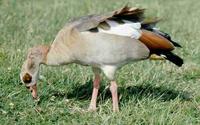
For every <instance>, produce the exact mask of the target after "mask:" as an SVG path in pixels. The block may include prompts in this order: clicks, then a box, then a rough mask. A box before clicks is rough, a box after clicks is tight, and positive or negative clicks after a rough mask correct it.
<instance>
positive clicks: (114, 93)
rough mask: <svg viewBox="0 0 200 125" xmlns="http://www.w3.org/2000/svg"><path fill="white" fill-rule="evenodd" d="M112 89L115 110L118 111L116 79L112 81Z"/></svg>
mask: <svg viewBox="0 0 200 125" xmlns="http://www.w3.org/2000/svg"><path fill="white" fill-rule="evenodd" d="M110 91H111V94H112V105H113V111H114V112H118V111H119V104H118V94H117V83H116V82H115V81H111V85H110Z"/></svg>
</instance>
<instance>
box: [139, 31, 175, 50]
mask: <svg viewBox="0 0 200 125" xmlns="http://www.w3.org/2000/svg"><path fill="white" fill-rule="evenodd" d="M139 40H140V41H141V42H142V43H144V44H145V45H146V46H147V47H148V48H149V49H150V50H151V51H155V50H166V51H172V50H173V49H174V46H173V44H172V43H171V42H170V41H169V40H167V39H166V38H164V37H162V36H160V35H158V34H155V33H153V32H151V31H147V30H142V36H141V37H140V38H139Z"/></svg>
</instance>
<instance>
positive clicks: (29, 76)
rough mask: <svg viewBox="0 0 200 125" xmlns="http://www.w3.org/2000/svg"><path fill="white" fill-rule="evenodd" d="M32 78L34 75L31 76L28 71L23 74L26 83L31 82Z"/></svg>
mask: <svg viewBox="0 0 200 125" xmlns="http://www.w3.org/2000/svg"><path fill="white" fill-rule="evenodd" d="M31 80H32V77H31V75H30V74H28V73H26V74H25V75H24V76H23V82H24V83H25V84H28V83H30V82H31Z"/></svg>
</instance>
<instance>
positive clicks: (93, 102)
mask: <svg viewBox="0 0 200 125" xmlns="http://www.w3.org/2000/svg"><path fill="white" fill-rule="evenodd" d="M99 83H100V75H99V74H95V79H94V81H93V92H92V99H91V101H90V106H89V109H88V110H89V111H96V103H97V95H98V91H99Z"/></svg>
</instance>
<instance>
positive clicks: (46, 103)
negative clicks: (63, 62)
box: [0, 0, 200, 125]
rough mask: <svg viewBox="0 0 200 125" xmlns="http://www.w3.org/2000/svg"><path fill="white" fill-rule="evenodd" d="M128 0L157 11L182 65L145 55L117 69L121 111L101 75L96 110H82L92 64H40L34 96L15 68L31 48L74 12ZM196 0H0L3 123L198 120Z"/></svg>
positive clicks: (199, 19) (168, 124)
mask: <svg viewBox="0 0 200 125" xmlns="http://www.w3.org/2000/svg"><path fill="white" fill-rule="evenodd" d="M126 3H129V5H132V6H139V7H144V8H146V9H147V14H146V15H147V16H157V17H162V18H163V19H164V20H163V22H161V23H159V25H158V26H159V27H160V29H162V30H163V31H166V32H168V33H170V34H171V35H172V37H173V38H174V39H175V40H177V41H179V43H180V44H182V46H183V48H182V49H177V50H176V53H178V54H179V55H181V56H182V57H183V58H184V60H185V64H184V66H183V67H182V68H178V67H176V66H174V65H173V64H171V63H169V62H155V61H148V60H147V61H143V62H138V63H134V64H129V65H127V66H125V67H124V68H122V69H121V70H120V71H119V72H118V73H117V76H118V77H117V81H118V83H119V94H120V112H119V113H113V112H112V110H111V109H112V108H111V96H110V93H109V90H108V89H107V86H108V85H109V84H108V80H107V79H106V78H105V77H104V78H103V80H102V84H101V91H100V92H101V93H100V95H99V97H98V111H97V112H94V113H89V112H85V110H86V109H87V107H88V105H89V102H90V98H91V92H92V82H91V81H92V78H93V74H92V71H91V69H90V68H89V67H82V66H79V65H69V66H63V67H46V66H42V67H41V69H42V71H41V75H42V78H41V80H40V81H39V83H38V89H39V95H40V101H39V102H34V101H33V100H32V98H31V95H30V93H29V92H28V91H27V90H26V88H25V87H24V85H21V84H20V80H19V72H20V68H21V65H22V63H23V61H24V60H25V57H26V52H27V50H28V48H30V47H32V46H34V45H38V44H50V43H51V42H52V41H53V39H54V37H55V35H56V34H57V32H58V31H59V29H61V28H62V27H63V26H64V24H65V23H66V22H67V21H68V20H69V19H71V18H73V17H77V16H82V15H86V14H92V13H104V12H107V11H111V10H114V9H116V8H120V7H121V6H123V5H125V4H126ZM199 7H200V2H199V0H176V1H175V0H154V1H150V0H123V1H122V0H118V1H116V0H109V1H108V0H85V1H82V2H81V1H80V0H0V124H2V125H4V124H9V125H10V124H20V125H22V124H69V125H71V124H74V125H77V124H84V125H85V124H93V125H96V124H103V125H104V124H107V125H109V124H113V125H115V124H118V125H122V124H124V125H128V124H130V125H132V124H142V125H172V124H174V125H190V124H197V125H198V124H200V64H199V63H200V40H199V34H200V26H199V24H200V8H199Z"/></svg>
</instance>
